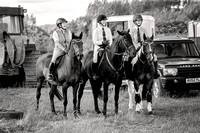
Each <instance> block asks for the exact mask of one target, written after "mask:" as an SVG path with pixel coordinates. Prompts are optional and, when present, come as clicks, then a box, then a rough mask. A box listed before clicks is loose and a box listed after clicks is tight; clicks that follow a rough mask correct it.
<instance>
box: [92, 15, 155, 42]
mask: <svg viewBox="0 0 200 133" xmlns="http://www.w3.org/2000/svg"><path fill="white" fill-rule="evenodd" d="M133 16H134V15H123V16H111V17H107V18H108V20H107V26H108V27H109V28H110V29H111V32H112V35H113V37H114V38H115V37H116V36H117V30H120V31H122V30H128V29H131V28H132V27H134V23H133ZM142 17H143V23H142V25H141V26H142V27H144V28H145V29H146V32H147V36H151V35H154V36H155V18H154V17H153V16H151V15H142ZM96 27H97V19H96V18H95V19H93V20H92V31H93V30H94V29H95V28H96Z"/></svg>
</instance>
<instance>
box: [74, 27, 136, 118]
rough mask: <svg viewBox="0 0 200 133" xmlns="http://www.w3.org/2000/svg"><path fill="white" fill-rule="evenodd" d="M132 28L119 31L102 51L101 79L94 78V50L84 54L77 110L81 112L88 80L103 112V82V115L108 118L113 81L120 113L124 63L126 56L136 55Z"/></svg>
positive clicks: (95, 105)
mask: <svg viewBox="0 0 200 133" xmlns="http://www.w3.org/2000/svg"><path fill="white" fill-rule="evenodd" d="M129 32H130V30H127V31H117V33H118V36H117V37H116V38H115V40H114V41H113V43H112V44H111V46H109V47H106V48H105V49H104V51H103V52H102V53H103V55H102V56H101V59H100V61H99V65H98V69H99V71H98V74H99V79H97V80H94V79H93V76H92V75H93V71H92V69H93V68H92V64H93V51H92V50H91V51H89V52H87V53H86V55H84V59H83V72H82V79H83V82H82V83H81V84H80V87H79V91H78V103H77V111H78V113H79V114H81V111H80V103H81V98H82V95H83V90H84V87H85V84H86V82H87V81H88V79H89V81H90V84H91V88H92V92H93V98H94V107H95V111H96V113H97V114H99V113H101V112H100V111H99V107H98V96H99V95H101V90H100V89H101V86H102V83H103V102H104V103H103V115H104V117H105V118H106V113H107V101H108V87H109V85H110V84H111V83H113V84H114V85H115V96H114V100H115V114H117V113H118V99H119V90H120V87H121V84H122V73H123V71H124V70H123V63H124V60H123V59H124V56H130V58H131V57H132V58H133V57H134V55H135V53H136V52H135V51H136V50H135V47H134V45H133V42H132V38H131V36H130V34H129Z"/></svg>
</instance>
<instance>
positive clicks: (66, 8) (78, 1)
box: [0, 0, 94, 26]
mask: <svg viewBox="0 0 200 133" xmlns="http://www.w3.org/2000/svg"><path fill="white" fill-rule="evenodd" d="M93 1H94V0H0V6H9V7H18V5H20V6H21V7H23V8H24V9H27V14H29V15H31V14H33V16H34V17H36V25H38V26H39V25H44V24H55V23H56V20H57V19H58V18H60V17H62V18H65V19H66V20H68V21H71V20H75V19H76V18H79V17H80V16H85V15H86V11H87V8H88V5H89V4H90V3H91V2H93Z"/></svg>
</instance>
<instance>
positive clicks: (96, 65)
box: [92, 62, 99, 80]
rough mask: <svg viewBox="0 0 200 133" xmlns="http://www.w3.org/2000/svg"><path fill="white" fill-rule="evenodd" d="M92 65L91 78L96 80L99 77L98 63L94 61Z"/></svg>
mask: <svg viewBox="0 0 200 133" xmlns="http://www.w3.org/2000/svg"><path fill="white" fill-rule="evenodd" d="M92 67H93V79H94V80H97V79H98V78H99V75H98V63H94V62H93V64H92Z"/></svg>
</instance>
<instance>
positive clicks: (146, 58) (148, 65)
mask: <svg viewBox="0 0 200 133" xmlns="http://www.w3.org/2000/svg"><path fill="white" fill-rule="evenodd" d="M152 47H153V36H152V37H151V38H146V36H145V35H144V42H143V43H142V46H141V48H140V50H139V51H138V52H137V55H136V58H137V61H136V63H135V64H133V70H132V72H131V76H130V77H129V78H130V79H131V80H132V81H131V80H129V81H128V93H129V109H131V108H133V94H134V90H135V102H136V109H135V110H136V112H140V111H141V110H142V109H143V107H142V106H143V105H142V100H144V99H146V100H147V110H148V113H149V114H152V86H153V80H154V76H153V74H154V65H153V60H154V55H153V48H152ZM133 84H134V86H133ZM140 85H143V86H142V87H140Z"/></svg>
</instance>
